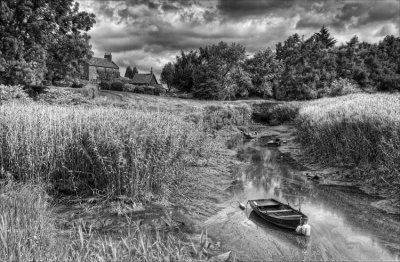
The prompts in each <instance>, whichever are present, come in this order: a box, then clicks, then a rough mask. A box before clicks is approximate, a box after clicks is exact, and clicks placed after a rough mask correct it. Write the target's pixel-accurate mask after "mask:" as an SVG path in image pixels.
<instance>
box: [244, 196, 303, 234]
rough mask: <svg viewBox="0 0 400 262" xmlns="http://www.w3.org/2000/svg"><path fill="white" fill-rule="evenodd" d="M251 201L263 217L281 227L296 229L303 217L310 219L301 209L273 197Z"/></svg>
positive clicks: (252, 206) (252, 205)
mask: <svg viewBox="0 0 400 262" xmlns="http://www.w3.org/2000/svg"><path fill="white" fill-rule="evenodd" d="M249 203H250V206H251V208H252V209H253V210H254V211H255V212H256V213H257V214H258V215H259V216H260V217H261V218H263V219H264V220H266V221H268V222H270V223H273V224H275V225H277V226H280V227H284V228H288V229H296V228H297V227H298V226H299V225H300V224H301V221H302V220H303V219H308V218H307V216H306V215H305V214H303V213H302V212H301V211H300V210H296V209H294V208H293V207H291V206H290V205H289V204H287V205H286V204H283V203H281V202H279V201H278V200H275V199H272V198H270V199H256V200H249Z"/></svg>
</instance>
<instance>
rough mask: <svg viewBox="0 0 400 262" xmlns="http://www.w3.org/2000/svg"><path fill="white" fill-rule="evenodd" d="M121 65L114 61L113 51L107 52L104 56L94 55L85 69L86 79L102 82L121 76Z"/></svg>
mask: <svg viewBox="0 0 400 262" xmlns="http://www.w3.org/2000/svg"><path fill="white" fill-rule="evenodd" d="M119 77H120V73H119V66H117V64H115V63H114V62H113V61H112V55H111V53H105V54H104V58H99V57H92V58H91V59H90V60H89V61H88V63H87V65H86V66H85V69H84V76H83V78H84V79H85V80H89V81H92V82H100V81H101V80H112V79H115V78H119Z"/></svg>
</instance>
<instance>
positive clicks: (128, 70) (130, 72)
mask: <svg viewBox="0 0 400 262" xmlns="http://www.w3.org/2000/svg"><path fill="white" fill-rule="evenodd" d="M135 68H136V67H135ZM134 75H135V73H134V72H133V69H132V67H131V66H128V67H127V68H126V71H125V77H127V78H130V79H132V78H133V77H134Z"/></svg>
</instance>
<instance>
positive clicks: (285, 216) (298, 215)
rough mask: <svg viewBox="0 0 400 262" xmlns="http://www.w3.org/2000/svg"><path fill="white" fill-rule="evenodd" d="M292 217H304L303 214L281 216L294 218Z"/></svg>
mask: <svg viewBox="0 0 400 262" xmlns="http://www.w3.org/2000/svg"><path fill="white" fill-rule="evenodd" d="M292 217H299V218H300V217H302V216H301V215H288V216H280V217H279V218H292Z"/></svg>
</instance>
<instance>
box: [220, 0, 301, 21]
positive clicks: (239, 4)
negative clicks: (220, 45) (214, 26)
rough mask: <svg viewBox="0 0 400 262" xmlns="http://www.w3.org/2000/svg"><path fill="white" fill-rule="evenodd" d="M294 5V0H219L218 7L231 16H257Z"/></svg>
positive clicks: (224, 13) (238, 17)
mask: <svg viewBox="0 0 400 262" xmlns="http://www.w3.org/2000/svg"><path fill="white" fill-rule="evenodd" d="M294 5H296V0H250V1H249V0H219V1H218V5H217V7H218V9H219V10H220V11H221V13H222V14H223V15H226V16H228V17H231V18H237V19H240V18H243V17H246V16H258V15H265V14H270V13H273V12H276V11H279V10H286V9H288V8H291V7H293V6H294Z"/></svg>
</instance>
